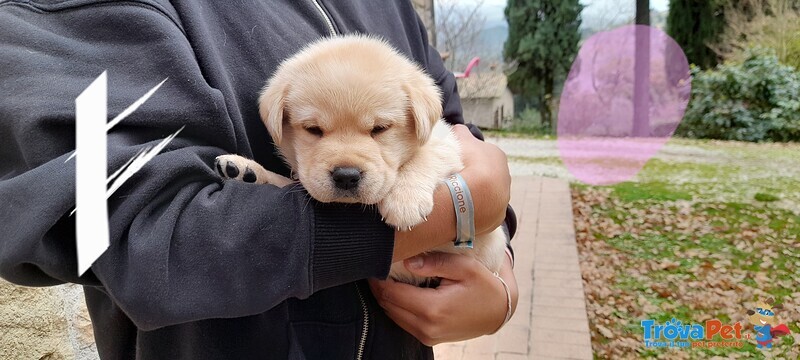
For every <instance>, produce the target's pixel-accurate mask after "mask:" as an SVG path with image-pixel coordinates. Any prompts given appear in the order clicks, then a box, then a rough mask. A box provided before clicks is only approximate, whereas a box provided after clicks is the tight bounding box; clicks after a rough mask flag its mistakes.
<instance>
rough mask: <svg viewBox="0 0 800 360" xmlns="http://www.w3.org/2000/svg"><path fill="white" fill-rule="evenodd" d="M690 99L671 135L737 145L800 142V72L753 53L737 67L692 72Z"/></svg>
mask: <svg viewBox="0 0 800 360" xmlns="http://www.w3.org/2000/svg"><path fill="white" fill-rule="evenodd" d="M692 77H693V80H692V99H691V101H690V102H689V106H688V108H687V109H686V115H685V116H684V119H683V122H682V123H681V125H680V126H679V127H678V130H677V131H676V134H678V135H680V136H688V137H695V138H709V139H722V140H740V141H754V142H760V141H800V72H798V70H795V69H794V68H793V67H791V66H787V65H783V64H781V63H780V62H779V61H778V58H777V56H776V55H775V53H774V52H772V51H768V50H763V49H754V50H750V51H748V52H747V54H746V56H745V58H744V60H743V61H742V62H739V63H726V64H722V65H719V66H717V67H716V69H713V70H707V71H701V70H699V69H697V68H693V69H692Z"/></svg>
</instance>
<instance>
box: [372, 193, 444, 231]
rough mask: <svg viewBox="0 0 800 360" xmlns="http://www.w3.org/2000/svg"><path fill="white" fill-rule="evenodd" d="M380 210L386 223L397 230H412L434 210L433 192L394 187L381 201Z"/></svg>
mask: <svg viewBox="0 0 800 360" xmlns="http://www.w3.org/2000/svg"><path fill="white" fill-rule="evenodd" d="M378 210H379V211H380V213H381V215H382V216H383V218H384V221H385V222H386V224H388V225H390V226H393V227H395V228H396V229H397V230H400V231H405V230H410V229H411V228H412V227H414V226H417V225H419V224H420V223H422V222H425V221H427V220H428V215H429V214H430V213H431V211H433V194H429V193H427V192H425V191H420V190H419V189H417V190H412V189H405V188H402V189H394V190H393V191H391V192H390V193H389V195H387V196H386V197H385V198H383V200H381V202H379V203H378Z"/></svg>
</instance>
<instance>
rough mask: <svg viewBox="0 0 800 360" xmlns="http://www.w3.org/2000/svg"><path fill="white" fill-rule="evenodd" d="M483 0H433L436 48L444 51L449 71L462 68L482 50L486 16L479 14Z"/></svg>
mask: <svg viewBox="0 0 800 360" xmlns="http://www.w3.org/2000/svg"><path fill="white" fill-rule="evenodd" d="M483 2H484V1H483V0H479V1H477V2H475V3H472V4H471V5H466V4H464V2H463V1H458V0H437V1H436V36H437V37H438V39H437V44H438V49H439V51H440V52H441V53H442V54H445V56H446V59H445V66H447V68H448V69H450V71H462V70H463V69H464V67H466V66H467V63H469V61H470V59H472V58H473V57H474V56H479V55H480V54H481V53H482V52H483V49H482V47H483V45H482V44H481V39H480V36H481V31H482V30H483V28H484V26H485V25H486V16H484V15H483V14H482V13H481V7H482V6H483Z"/></svg>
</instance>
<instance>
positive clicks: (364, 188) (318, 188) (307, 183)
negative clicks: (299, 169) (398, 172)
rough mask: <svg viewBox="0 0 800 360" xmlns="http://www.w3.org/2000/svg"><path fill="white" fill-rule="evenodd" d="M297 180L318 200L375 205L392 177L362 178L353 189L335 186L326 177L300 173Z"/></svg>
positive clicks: (388, 186) (386, 190)
mask: <svg viewBox="0 0 800 360" xmlns="http://www.w3.org/2000/svg"><path fill="white" fill-rule="evenodd" d="M298 180H299V181H300V183H301V184H303V187H304V188H305V189H306V191H308V194H309V195H311V197H312V198H314V200H317V201H319V202H323V203H346V204H364V205H375V204H377V203H378V202H380V201H381V199H383V197H384V196H386V194H387V193H388V190H389V188H391V186H390V185H391V184H390V183H393V181H391V180H394V179H385V178H382V177H381V178H377V177H372V178H364V179H363V180H362V183H361V185H359V187H358V188H356V189H353V190H342V189H338V188H336V186H334V184H333V182H332V181H331V180H330V179H329V178H328V177H323V179H319V178H314V177H313V176H310V177H304V176H303V175H302V174H300V176H299V177H298Z"/></svg>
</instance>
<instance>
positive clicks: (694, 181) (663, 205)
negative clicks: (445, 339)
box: [510, 139, 800, 359]
mask: <svg viewBox="0 0 800 360" xmlns="http://www.w3.org/2000/svg"><path fill="white" fill-rule="evenodd" d="M510 160H511V161H512V162H514V161H519V162H527V163H528V164H529V163H531V162H537V161H541V162H543V166H544V165H546V166H552V162H553V159H552V158H547V157H544V158H530V159H516V158H510ZM572 190H573V208H574V214H575V226H576V234H577V240H578V246H579V252H580V256H581V268H582V275H583V279H584V287H585V290H586V297H587V310H588V315H589V320H590V323H591V324H590V327H591V331H592V345H593V348H594V352H595V357H596V358H612V359H617V358H640V357H649V358H664V359H675V358H686V359H695V358H710V357H714V356H720V357H722V358H742V359H750V358H764V357H768V358H784V359H798V358H799V357H800V241H798V239H800V144H792V145H780V144H748V143H737V142H719V141H698V140H685V139H673V140H671V141H670V142H669V143H668V145H667V146H666V147H665V148H664V149H662V151H661V152H660V154H659V155H658V156H657V158H656V159H654V160H651V161H650V162H648V163H647V165H646V166H645V167H644V169H643V170H642V172H641V173H640V174H638V175H637V176H636V178H635V179H632V180H631V181H630V182H625V183H620V184H617V185H613V186H586V185H583V184H579V183H577V182H574V183H573V186H572ZM767 297H774V298H775V299H776V300H777V303H782V304H783V306H784V307H785V309H784V310H776V314H777V318H778V320H779V321H780V323H785V324H787V325H788V326H789V328H790V329H791V331H792V334H790V335H788V336H784V337H781V338H778V339H776V340H775V342H774V348H772V349H769V350H763V351H762V350H759V349H756V347H755V340H754V337H755V332H754V331H753V327H752V325H750V324H749V322H748V321H747V314H746V311H747V310H748V309H750V308H753V307H754V306H753V305H754V304H755V301H756V300H758V299H762V298H767ZM673 318H675V319H677V320H679V321H681V322H682V323H683V324H691V323H698V324H702V323H704V322H705V321H706V320H709V319H719V320H721V321H723V323H728V324H732V323H734V322H741V323H742V325H743V326H744V329H745V330H743V334H745V336H747V335H750V336H752V337H753V338H751V339H747V338H743V339H742V340H741V342H742V343H743V347H741V348H726V347H717V348H706V349H665V348H645V346H644V345H643V342H642V339H643V337H642V336H643V330H642V327H641V325H640V322H641V321H642V320H645V319H653V320H655V321H656V322H657V323H659V324H664V323H665V322H666V321H669V320H671V319H673ZM715 340H716V341H720V340H721V338H719V337H717V338H715Z"/></svg>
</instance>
